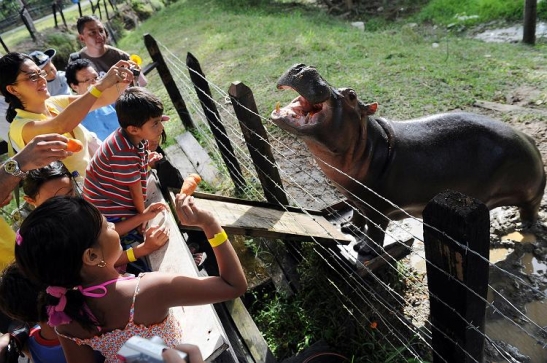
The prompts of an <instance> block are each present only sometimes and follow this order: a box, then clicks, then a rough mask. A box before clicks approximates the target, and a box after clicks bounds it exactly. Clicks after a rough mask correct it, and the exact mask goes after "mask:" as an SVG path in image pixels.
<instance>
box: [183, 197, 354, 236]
mask: <svg viewBox="0 0 547 363" xmlns="http://www.w3.org/2000/svg"><path fill="white" fill-rule="evenodd" d="M195 197H196V204H197V205H198V206H199V207H200V208H203V209H206V210H209V211H210V212H212V213H213V214H214V215H215V216H216V218H217V219H218V220H219V221H220V224H221V225H222V226H223V227H224V229H225V230H226V232H228V233H231V234H240V235H246V236H254V237H266V238H281V239H290V240H295V241H311V240H316V241H317V242H319V243H322V244H325V245H329V246H335V245H337V243H341V244H349V243H350V242H351V239H350V238H349V237H347V236H346V235H345V234H343V233H342V232H340V231H339V230H337V229H336V228H335V227H334V226H333V225H332V224H330V223H329V222H328V221H327V220H326V219H325V218H324V217H323V216H319V215H308V214H306V213H303V212H300V213H298V212H290V211H283V210H276V209H273V208H266V207H259V206H251V205H243V204H239V203H231V202H225V201H217V200H209V199H202V198H199V197H197V195H195ZM172 198H174V195H173V196H172Z"/></svg>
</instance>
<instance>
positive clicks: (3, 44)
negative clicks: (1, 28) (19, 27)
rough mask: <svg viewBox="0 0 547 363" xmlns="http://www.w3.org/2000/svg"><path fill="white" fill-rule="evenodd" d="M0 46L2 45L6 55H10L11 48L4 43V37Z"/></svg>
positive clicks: (0, 41)
mask: <svg viewBox="0 0 547 363" xmlns="http://www.w3.org/2000/svg"><path fill="white" fill-rule="evenodd" d="M0 44H2V48H4V51H5V52H6V53H9V48H8V46H7V45H6V43H4V40H3V39H2V36H0Z"/></svg>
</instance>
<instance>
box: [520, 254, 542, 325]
mask: <svg viewBox="0 0 547 363" xmlns="http://www.w3.org/2000/svg"><path fill="white" fill-rule="evenodd" d="M522 265H523V266H524V273H526V274H527V275H531V274H537V275H543V274H545V272H547V264H546V263H545V262H541V261H539V260H538V259H537V258H535V257H534V255H532V254H531V253H525V254H524V256H522ZM546 309H547V307H546ZM545 315H546V316H547V310H546V311H545Z"/></svg>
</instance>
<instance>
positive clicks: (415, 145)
mask: <svg viewBox="0 0 547 363" xmlns="http://www.w3.org/2000/svg"><path fill="white" fill-rule="evenodd" d="M277 87H278V88H279V89H293V90H295V91H296V92H298V93H299V96H298V97H297V98H295V99H294V100H293V101H292V102H291V103H290V104H289V105H287V106H285V107H282V108H281V107H279V106H278V107H276V109H275V110H274V111H273V112H272V114H271V119H272V121H273V122H274V123H275V124H276V125H278V126H279V127H280V128H282V129H283V130H285V131H287V132H289V133H292V134H294V135H297V136H299V137H300V138H301V139H302V140H303V141H304V142H305V144H306V145H307V147H308V149H309V150H310V152H311V153H312V154H313V156H314V157H315V159H316V160H317V163H318V165H319V166H320V168H321V169H322V170H323V172H324V173H325V174H326V176H327V177H328V178H329V179H330V180H331V181H332V182H333V183H334V185H335V186H336V187H337V188H338V189H339V190H340V191H341V192H342V193H343V194H344V196H345V197H346V198H347V199H348V201H350V202H351V203H352V204H353V205H354V206H355V207H356V208H358V210H359V211H360V212H361V213H355V212H354V213H353V215H354V217H353V219H352V222H353V224H354V225H356V226H357V227H364V225H365V224H366V233H367V236H368V238H369V239H371V240H372V241H373V242H374V243H366V242H365V241H364V240H362V241H360V243H358V244H357V246H356V250H357V251H359V253H360V254H365V255H374V254H376V253H378V252H379V251H380V247H381V246H382V245H383V241H384V236H385V229H386V227H387V225H388V223H389V221H390V220H400V219H403V218H407V217H408V215H407V214H406V213H408V214H410V215H412V216H416V217H421V213H422V211H423V209H424V207H425V206H426V204H427V203H428V202H429V201H430V200H431V199H432V198H433V197H434V196H435V195H437V194H438V193H440V192H443V191H445V190H454V191H458V192H461V193H463V194H466V195H469V196H471V197H474V198H477V199H479V200H481V201H482V202H483V203H485V204H486V206H487V207H488V208H489V209H492V208H495V207H499V206H517V207H518V208H519V212H520V217H521V221H522V223H523V224H526V225H528V224H530V225H531V224H533V223H535V222H536V220H537V217H538V210H539V206H540V202H541V198H542V196H543V192H544V189H545V172H544V168H543V162H542V159H541V155H540V153H539V151H538V149H537V147H536V146H535V143H534V141H533V139H532V138H531V137H530V136H528V135H526V134H524V133H522V132H520V131H518V130H515V129H513V128H512V127H510V126H509V125H507V124H505V123H503V122H501V121H496V120H493V119H491V118H488V117H486V116H482V115H478V114H473V113H464V112H454V113H443V114H436V115H432V116H427V117H423V118H419V119H413V120H407V121H395V122H394V121H390V120H387V119H385V118H381V117H375V116H374V113H375V111H376V107H377V104H376V103H372V104H364V103H363V102H361V101H360V100H359V99H358V97H357V94H356V93H355V91H354V90H353V89H351V88H340V89H337V88H334V87H332V86H330V85H329V84H328V83H327V82H326V81H325V80H324V79H323V78H322V77H321V75H320V74H319V73H318V71H317V70H316V69H315V68H314V67H310V66H306V65H304V64H296V65H294V66H292V67H291V68H290V69H289V70H288V71H287V72H286V73H285V74H284V75H282V76H281V77H280V78H279V80H278V84H277ZM399 208H400V209H399ZM401 209H403V210H404V212H403V211H401ZM405 212H406V213H405ZM363 216H364V217H363Z"/></svg>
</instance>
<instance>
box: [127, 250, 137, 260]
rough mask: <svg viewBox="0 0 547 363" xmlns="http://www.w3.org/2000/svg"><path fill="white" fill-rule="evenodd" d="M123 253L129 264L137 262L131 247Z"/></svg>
mask: <svg viewBox="0 0 547 363" xmlns="http://www.w3.org/2000/svg"><path fill="white" fill-rule="evenodd" d="M125 253H126V254H127V259H128V260H129V262H135V261H137V258H136V257H135V251H133V247H130V248H128V249H127V250H125Z"/></svg>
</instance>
